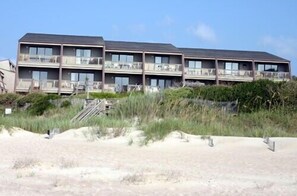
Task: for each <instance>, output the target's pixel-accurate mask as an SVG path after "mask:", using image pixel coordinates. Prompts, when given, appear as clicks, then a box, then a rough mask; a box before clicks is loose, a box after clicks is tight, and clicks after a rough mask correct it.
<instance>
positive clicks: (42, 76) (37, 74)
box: [32, 71, 47, 81]
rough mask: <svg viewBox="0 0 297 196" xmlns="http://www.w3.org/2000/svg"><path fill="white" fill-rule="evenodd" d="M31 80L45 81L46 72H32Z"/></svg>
mask: <svg viewBox="0 0 297 196" xmlns="http://www.w3.org/2000/svg"><path fill="white" fill-rule="evenodd" d="M32 79H33V80H38V81H39V80H47V72H46V71H32Z"/></svg>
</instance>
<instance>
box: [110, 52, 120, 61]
mask: <svg viewBox="0 0 297 196" xmlns="http://www.w3.org/2000/svg"><path fill="white" fill-rule="evenodd" d="M111 61H112V62H118V61H119V55H117V54H113V55H111Z"/></svg>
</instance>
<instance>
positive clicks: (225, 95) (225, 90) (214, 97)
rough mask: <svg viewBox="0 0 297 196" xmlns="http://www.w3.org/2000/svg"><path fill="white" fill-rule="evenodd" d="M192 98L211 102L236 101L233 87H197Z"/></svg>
mask: <svg viewBox="0 0 297 196" xmlns="http://www.w3.org/2000/svg"><path fill="white" fill-rule="evenodd" d="M191 97H192V98H198V99H205V100H211V101H234V98H233V89H232V86H200V87H195V88H194V89H193V94H192V96H191Z"/></svg>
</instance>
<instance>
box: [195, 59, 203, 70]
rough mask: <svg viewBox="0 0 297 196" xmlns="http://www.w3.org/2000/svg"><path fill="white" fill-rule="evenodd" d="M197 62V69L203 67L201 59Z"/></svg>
mask: <svg viewBox="0 0 297 196" xmlns="http://www.w3.org/2000/svg"><path fill="white" fill-rule="evenodd" d="M195 64H196V65H195V68H196V69H201V67H202V63H201V61H196V63H195Z"/></svg>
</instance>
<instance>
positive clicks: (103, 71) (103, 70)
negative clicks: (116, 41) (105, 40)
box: [102, 46, 105, 92]
mask: <svg viewBox="0 0 297 196" xmlns="http://www.w3.org/2000/svg"><path fill="white" fill-rule="evenodd" d="M104 86H105V46H103V49H102V92H103V91H104Z"/></svg>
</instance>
